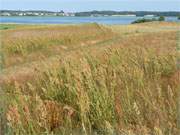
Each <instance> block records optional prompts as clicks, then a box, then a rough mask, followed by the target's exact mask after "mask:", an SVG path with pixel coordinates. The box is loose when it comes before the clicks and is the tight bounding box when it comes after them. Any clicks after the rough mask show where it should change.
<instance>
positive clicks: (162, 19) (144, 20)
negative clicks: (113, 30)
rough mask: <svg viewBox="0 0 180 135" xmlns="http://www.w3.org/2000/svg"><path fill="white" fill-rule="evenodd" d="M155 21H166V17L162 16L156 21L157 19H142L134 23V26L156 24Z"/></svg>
mask: <svg viewBox="0 0 180 135" xmlns="http://www.w3.org/2000/svg"><path fill="white" fill-rule="evenodd" d="M154 21H165V17H164V16H160V17H159V18H158V19H156V18H152V19H148V18H142V19H138V20H136V21H134V22H132V24H135V23H145V22H154Z"/></svg>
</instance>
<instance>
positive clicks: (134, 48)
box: [0, 22, 180, 135]
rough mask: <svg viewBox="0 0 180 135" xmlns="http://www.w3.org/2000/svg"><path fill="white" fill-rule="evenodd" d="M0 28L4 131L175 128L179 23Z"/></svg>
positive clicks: (136, 134)
mask: <svg viewBox="0 0 180 135" xmlns="http://www.w3.org/2000/svg"><path fill="white" fill-rule="evenodd" d="M0 29H1V30H0V32H1V46H2V48H1V50H2V51H1V52H2V54H3V55H2V56H3V61H2V62H3V70H2V74H1V75H0V85H1V88H2V92H3V96H1V97H2V98H1V100H2V101H4V107H3V110H2V111H3V112H5V113H4V114H5V115H4V116H5V117H6V118H5V121H6V122H5V123H6V126H5V132H6V134H7V135H11V134H12V135H14V134H15V135H25V134H27V135H59V134H62V135H70V134H73V135H76V134H77V135H79V134H83V135H91V134H98V135H99V134H100V135H101V134H102V135H114V134H117V135H178V134H179V133H180V132H179V130H178V125H177V123H178V122H177V116H178V108H177V104H178V87H179V85H178V84H180V77H179V74H180V71H179V70H178V69H177V66H176V60H177V57H178V54H177V50H176V46H177V44H178V43H179V42H178V41H180V37H179V34H178V33H179V30H180V24H179V23H168V22H151V23H143V24H133V25H99V24H96V23H92V24H80V25H17V24H6V25H4V24H1V25H0ZM1 114H3V113H1Z"/></svg>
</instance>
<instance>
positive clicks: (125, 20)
mask: <svg viewBox="0 0 180 135" xmlns="http://www.w3.org/2000/svg"><path fill="white" fill-rule="evenodd" d="M139 18H142V17H135V16H113V17H0V22H1V23H24V24H78V23H92V22H96V23H101V24H130V23H131V22H133V21H135V20H137V19H139ZM166 21H173V22H180V21H179V20H178V19H177V17H166Z"/></svg>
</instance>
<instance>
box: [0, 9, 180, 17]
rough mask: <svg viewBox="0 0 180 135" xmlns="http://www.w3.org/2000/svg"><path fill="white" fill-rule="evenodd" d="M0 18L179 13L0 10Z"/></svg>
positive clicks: (167, 14)
mask: <svg viewBox="0 0 180 135" xmlns="http://www.w3.org/2000/svg"><path fill="white" fill-rule="evenodd" d="M0 16H77V17H81V16H85V17H86V16H87V17H88V16H180V11H163V12H162V11H96V10H94V11H87V12H64V11H63V10H60V11H57V12H55V11H43V10H0Z"/></svg>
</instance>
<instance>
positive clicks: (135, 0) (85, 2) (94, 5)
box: [0, 0, 180, 11]
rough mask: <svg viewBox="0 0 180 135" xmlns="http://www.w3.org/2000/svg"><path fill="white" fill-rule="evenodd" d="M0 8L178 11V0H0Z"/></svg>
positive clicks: (179, 7)
mask: <svg viewBox="0 0 180 135" xmlns="http://www.w3.org/2000/svg"><path fill="white" fill-rule="evenodd" d="M0 2H1V9H16V10H30V9H32V10H51V11H59V10H64V11H90V10H117V11H124V10H126V11H127V10H128V11H135V10H136V11H137V10H138V11H140V10H148V11H180V0H0Z"/></svg>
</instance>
